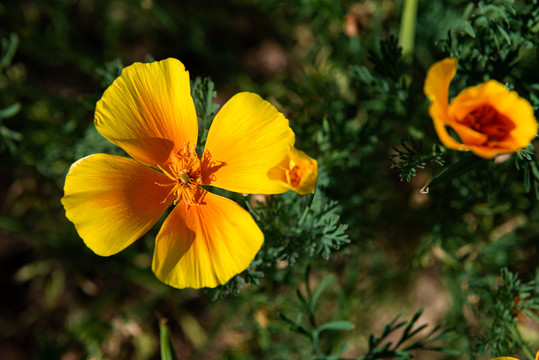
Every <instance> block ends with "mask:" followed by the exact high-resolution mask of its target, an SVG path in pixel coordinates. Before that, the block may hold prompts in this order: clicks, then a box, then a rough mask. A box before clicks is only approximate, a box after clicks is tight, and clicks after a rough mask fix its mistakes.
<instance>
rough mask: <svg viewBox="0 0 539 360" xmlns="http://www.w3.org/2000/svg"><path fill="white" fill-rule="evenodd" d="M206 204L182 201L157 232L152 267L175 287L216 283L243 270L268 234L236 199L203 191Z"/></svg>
mask: <svg viewBox="0 0 539 360" xmlns="http://www.w3.org/2000/svg"><path fill="white" fill-rule="evenodd" d="M200 192H201V193H200V196H201V197H202V203H201V204H200V205H194V206H188V205H186V204H185V203H184V202H181V203H179V204H178V205H177V206H176V207H175V208H174V210H173V211H172V213H171V214H170V215H169V216H168V217H167V219H166V220H165V222H164V224H163V227H162V228H161V231H160V232H159V234H158V235H157V240H156V243H155V251H154V258H153V264H152V269H153V271H154V273H155V274H156V276H157V277H158V278H159V280H161V281H163V282H164V283H166V284H169V285H171V286H173V287H176V288H185V287H191V288H202V287H215V286H217V285H219V284H224V283H226V282H227V281H228V280H230V278H232V277H233V276H234V275H236V274H238V273H240V272H242V271H243V270H245V269H246V268H247V267H248V266H249V264H250V263H251V261H252V260H253V259H254V257H255V255H256V253H257V252H258V250H259V249H260V247H261V246H262V242H263V240H264V235H263V234H262V232H261V231H260V229H259V228H258V226H257V225H256V223H255V222H254V220H253V219H252V217H251V215H249V213H248V212H247V211H245V210H244V209H243V208H242V207H241V206H239V205H238V204H236V203H235V202H233V201H232V200H229V199H226V198H223V197H221V196H217V195H214V194H211V193H209V192H206V191H205V190H202V189H200Z"/></svg>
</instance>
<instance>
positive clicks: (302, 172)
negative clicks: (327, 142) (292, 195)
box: [268, 147, 318, 195]
mask: <svg viewBox="0 0 539 360" xmlns="http://www.w3.org/2000/svg"><path fill="white" fill-rule="evenodd" d="M268 176H269V177H270V179H273V180H276V181H280V182H282V183H284V184H286V186H288V187H289V188H290V189H292V190H294V191H295V192H297V193H298V194H300V195H305V194H309V193H312V192H313V191H314V189H315V187H316V182H317V180H318V163H317V162H316V160H314V159H312V158H311V157H309V156H308V155H307V154H305V153H304V152H303V151H299V150H297V149H296V148H294V147H290V149H289V150H288V153H287V154H286V156H285V157H284V159H283V160H282V161H281V162H280V163H279V164H278V165H277V166H275V167H274V168H272V169H271V170H270V171H269V173H268Z"/></svg>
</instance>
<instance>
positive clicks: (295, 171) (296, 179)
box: [289, 165, 303, 188]
mask: <svg viewBox="0 0 539 360" xmlns="http://www.w3.org/2000/svg"><path fill="white" fill-rule="evenodd" d="M289 176H290V185H292V187H294V188H296V187H298V186H299V183H300V182H301V177H302V176H303V170H302V169H301V168H300V167H299V166H298V165H294V167H293V168H292V169H291V170H290V173H289Z"/></svg>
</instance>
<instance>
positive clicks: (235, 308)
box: [0, 0, 539, 360]
mask: <svg viewBox="0 0 539 360" xmlns="http://www.w3.org/2000/svg"><path fill="white" fill-rule="evenodd" d="M403 6H404V3H403V1H399V0H396V1H391V0H378V1H375V0H364V1H339V0H293V1H277V0H268V1H257V0H227V1H205V0H201V1H156V0H153V1H152V0H141V1H135V0H113V1H90V0H78V1H75V0H51V1H44V0H38V1H11V0H7V1H3V2H2V3H0V39H2V44H1V45H2V47H1V50H2V52H1V54H0V55H1V58H0V61H1V62H0V141H1V142H0V174H1V176H0V184H1V186H0V189H1V191H0V269H1V271H0V278H1V285H2V294H3V296H1V297H0V306H1V309H2V311H1V312H0V352H1V354H2V355H1V356H2V358H5V359H64V360H69V359H79V358H97V359H101V358H106V359H158V358H160V353H159V346H160V340H159V331H160V330H159V329H160V326H159V325H160V324H164V323H165V321H166V324H167V326H168V329H169V330H170V333H171V337H172V343H173V345H174V348H175V351H176V353H177V355H178V358H180V359H199V358H200V359H217V358H225V359H253V358H258V359H283V358H286V359H309V358H331V355H334V357H333V358H336V357H338V356H342V357H343V358H354V359H355V358H361V359H380V358H395V359H397V358H398V359H406V358H410V357H411V356H415V357H416V358H419V359H442V358H459V359H460V358H462V359H476V358H480V359H490V358H491V357H494V356H500V355H512V356H518V357H520V358H521V359H525V358H531V356H532V353H534V352H535V350H536V349H538V348H539V326H538V318H537V310H538V302H539V299H538V294H539V289H538V288H539V268H538V266H537V264H538V262H539V261H538V260H539V251H538V243H537V241H538V240H537V239H538V238H539V226H538V225H537V224H538V223H539V221H538V220H539V207H538V206H537V196H536V193H538V191H537V189H538V185H537V184H538V183H539V181H538V179H539V170H538V167H537V164H536V162H535V157H534V153H533V147H532V146H530V147H529V148H528V149H527V150H526V151H521V152H519V153H518V154H515V155H512V156H508V157H500V158H498V159H496V160H495V161H486V160H477V159H473V167H472V166H470V167H469V168H468V169H467V171H466V172H465V173H464V174H462V175H459V176H453V177H451V178H450V179H449V180H447V181H444V182H440V183H439V184H437V185H436V186H433V187H432V188H431V189H430V193H429V194H428V195H425V194H421V193H420V189H422V188H423V186H424V185H425V184H426V183H427V181H428V180H429V179H430V178H431V177H432V176H434V175H436V174H439V173H440V172H441V171H442V170H443V169H455V168H454V167H452V165H453V164H455V163H457V162H459V161H463V159H464V158H465V156H466V155H465V154H463V153H459V152H454V151H450V150H446V149H445V148H443V147H442V146H441V144H440V143H439V140H438V138H437V136H436V134H435V132H434V129H433V127H432V121H431V120H430V118H429V117H428V113H427V106H428V102H427V100H426V98H425V96H424V95H423V91H422V87H423V81H424V77H425V74H426V70H427V69H428V67H429V66H430V65H431V64H432V63H433V62H435V61H437V60H439V59H442V58H444V57H447V56H454V57H457V58H458V59H459V68H458V72H457V76H456V78H455V79H454V81H453V83H452V90H451V92H450V94H452V95H454V94H456V93H457V92H458V91H460V90H462V89H463V88H464V87H466V86H471V85H475V84H478V83H480V82H482V81H485V80H487V79H496V80H498V81H500V82H502V83H504V84H506V85H507V86H508V87H509V88H512V89H515V90H517V91H518V92H519V94H520V95H521V96H522V97H524V98H526V99H528V100H529V101H530V102H531V103H532V105H533V106H534V107H535V110H536V117H537V107H538V106H539V68H538V67H537V60H538V56H537V51H538V50H537V49H538V45H539V44H538V43H539V40H538V39H539V37H538V36H537V35H538V33H539V6H538V5H537V2H536V1H535V0H534V1H516V2H510V1H502V0H489V1H474V2H468V1H459V0H448V1H427V0H420V1H418V11H417V18H416V33H415V46H414V48H413V49H412V50H411V53H410V54H408V53H407V54H406V56H404V57H403V56H402V52H401V49H400V48H399V46H398V38H399V36H400V35H401V33H400V32H401V31H402V30H401V29H400V25H401V16H402V9H403ZM406 50H409V49H406ZM167 57H175V58H178V59H180V60H181V61H182V62H183V63H184V64H185V66H186V68H187V69H188V70H189V72H190V75H191V79H192V80H193V95H194V98H195V101H196V106H197V110H198V114H199V118H200V122H201V135H202V133H203V129H204V128H206V129H207V127H208V126H209V124H210V123H211V119H212V117H213V115H214V114H215V111H216V110H217V107H216V106H213V105H212V104H213V102H214V103H215V104H217V105H222V104H224V102H226V100H227V99H228V98H229V97H231V96H232V95H233V94H235V93H236V92H239V91H253V92H256V93H258V94H260V95H261V96H262V97H263V98H265V99H267V100H269V101H271V102H272V103H273V104H274V105H275V106H277V108H278V109H279V110H280V111H282V112H283V113H284V114H285V115H286V116H287V118H288V119H289V120H290V123H291V127H292V128H293V130H294V132H295V133H296V147H298V148H300V149H302V150H304V151H306V152H307V153H308V154H310V155H311V156H312V157H315V158H317V159H318V162H319V166H320V179H319V185H318V188H317V191H316V193H315V195H314V196H313V197H311V196H298V195H297V194H295V193H291V192H290V193H286V194H283V195H276V196H271V197H267V198H264V199H263V200H264V202H263V203H259V202H257V200H261V198H258V197H255V196H253V197H249V198H244V197H243V196H240V195H237V194H227V195H228V196H230V197H233V198H234V199H235V200H237V201H238V202H239V203H240V204H242V205H245V206H246V207H248V208H249V209H250V211H251V212H252V214H253V216H254V217H255V219H256V220H257V222H258V223H259V225H260V227H261V229H262V230H263V231H264V233H265V243H264V246H263V248H262V250H261V252H260V253H259V254H258V256H257V258H256V259H255V261H254V262H253V264H252V265H251V267H250V268H249V269H248V270H247V271H246V272H244V273H243V274H240V275H239V276H237V277H235V278H234V279H233V280H231V281H230V282H229V283H228V284H227V285H226V286H223V287H220V288H218V289H207V290H198V291H195V290H190V289H185V290H176V289H172V288H170V287H167V286H165V285H163V284H161V283H160V282H159V281H158V280H157V279H156V278H155V277H154V275H153V274H152V272H151V270H150V264H151V254H152V251H153V246H154V245H153V241H154V239H155V235H156V233H157V229H158V226H156V227H155V228H154V229H153V230H152V231H150V232H149V233H148V234H147V235H146V236H144V237H143V238H142V239H141V240H140V241H138V242H136V243H135V244H133V245H132V246H131V247H129V248H128V249H126V250H125V251H122V252H121V253H120V254H118V255H115V256H113V257H110V258H102V257H99V256H97V255H95V254H93V253H92V252H91V251H90V250H89V249H88V248H86V246H85V245H84V244H83V242H82V240H81V239H80V238H79V237H78V235H77V233H76V231H75V229H74V227H73V225H72V224H71V223H70V222H69V221H68V220H67V219H66V218H65V216H64V211H63V208H62V206H61V204H60V198H61V196H62V187H63V182H64V178H65V174H66V173H67V171H68V168H69V166H70V164H71V163H72V162H73V161H75V160H77V159H79V158H80V157H82V156H85V155H88V154H92V153H97V152H104V153H116V154H121V153H122V152H121V150H120V149H118V148H116V147H115V146H113V145H112V144H110V143H109V142H108V141H106V140H105V139H103V138H102V137H101V136H100V135H99V134H98V133H97V131H96V130H95V128H94V127H93V111H94V107H95V102H96V101H97V100H98V99H99V98H100V96H101V94H102V92H103V91H104V89H105V88H106V87H107V86H108V85H109V84H110V83H111V82H112V81H113V80H114V78H115V77H116V76H118V75H119V74H120V72H121V69H122V67H123V66H127V65H130V64H131V63H133V62H135V61H150V60H151V59H157V60H159V59H163V58H167ZM208 77H209V78H211V80H208V79H206V80H203V79H205V78H208ZM196 78H198V79H197V80H195V79H196ZM213 84H215V85H213ZM214 91H215V93H214ZM215 96H216V97H215ZM464 161H467V160H464ZM450 171H454V170H450ZM421 308H422V309H423V310H420V309H421ZM399 314H400V315H399ZM423 326H425V327H423ZM427 349H430V350H427Z"/></svg>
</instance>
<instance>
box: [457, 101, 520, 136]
mask: <svg viewBox="0 0 539 360" xmlns="http://www.w3.org/2000/svg"><path fill="white" fill-rule="evenodd" d="M461 123H463V124H465V125H467V126H468V127H470V128H472V129H474V130H475V131H477V132H480V133H482V134H485V135H487V137H488V141H501V140H503V139H504V138H505V137H506V136H507V135H508V134H509V132H510V131H511V130H513V129H514V128H515V124H513V122H512V121H511V120H509V119H508V118H507V117H506V116H505V115H503V114H500V113H499V112H498V111H497V110H496V109H495V108H494V107H492V106H491V105H483V106H480V107H478V108H476V109H474V110H472V111H470V112H469V113H468V114H467V115H466V116H465V117H464V119H462V120H461Z"/></svg>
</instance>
